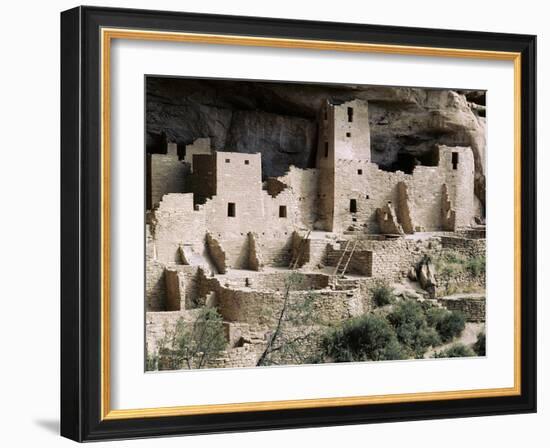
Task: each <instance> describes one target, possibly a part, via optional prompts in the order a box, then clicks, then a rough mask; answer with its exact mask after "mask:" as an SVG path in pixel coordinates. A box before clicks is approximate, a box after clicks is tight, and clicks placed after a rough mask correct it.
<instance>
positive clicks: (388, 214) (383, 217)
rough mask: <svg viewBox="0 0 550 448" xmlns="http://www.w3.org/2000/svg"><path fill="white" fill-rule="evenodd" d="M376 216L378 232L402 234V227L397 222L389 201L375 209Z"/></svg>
mask: <svg viewBox="0 0 550 448" xmlns="http://www.w3.org/2000/svg"><path fill="white" fill-rule="evenodd" d="M376 218H377V220H378V227H379V229H380V233H387V234H394V235H402V234H403V233H404V232H403V228H402V227H401V225H400V224H399V223H398V222H397V215H396V213H395V209H394V208H393V205H392V204H391V202H388V203H387V204H386V205H384V207H382V208H377V209H376Z"/></svg>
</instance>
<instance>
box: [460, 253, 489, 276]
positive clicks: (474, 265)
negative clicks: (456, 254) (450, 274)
mask: <svg viewBox="0 0 550 448" xmlns="http://www.w3.org/2000/svg"><path fill="white" fill-rule="evenodd" d="M464 267H465V268H466V270H467V271H468V272H469V273H470V274H471V275H472V276H474V277H479V276H480V275H485V257H474V258H469V259H468V260H467V261H466V263H465V265H464Z"/></svg>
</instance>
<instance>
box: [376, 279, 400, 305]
mask: <svg viewBox="0 0 550 448" xmlns="http://www.w3.org/2000/svg"><path fill="white" fill-rule="evenodd" d="M371 291H372V299H373V301H374V304H375V305H376V306H385V305H389V304H391V303H394V302H395V296H394V295H393V292H392V289H391V288H390V286H389V285H388V284H387V283H378V284H377V285H375V286H374V287H373V288H372V290H371Z"/></svg>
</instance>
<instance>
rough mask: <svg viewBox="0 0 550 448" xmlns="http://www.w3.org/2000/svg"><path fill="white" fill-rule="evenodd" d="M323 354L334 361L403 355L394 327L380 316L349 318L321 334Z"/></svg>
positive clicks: (398, 356)
mask: <svg viewBox="0 0 550 448" xmlns="http://www.w3.org/2000/svg"><path fill="white" fill-rule="evenodd" d="M321 346H322V349H323V352H324V354H325V355H326V356H327V357H328V358H329V359H330V360H332V361H334V362H349V361H382V360H390V359H404V358H405V354H404V353H403V351H402V349H401V347H400V345H399V342H398V341H397V337H396V335H395V331H394V329H393V328H392V326H391V325H390V324H389V323H388V321H387V320H386V319H384V317H382V316H376V315H372V314H369V315H364V316H361V317H357V318H353V319H349V320H347V321H345V322H344V323H343V324H342V325H341V326H339V327H338V328H336V329H334V330H332V331H331V332H330V333H328V334H327V335H325V336H324V337H323V340H322V343H321Z"/></svg>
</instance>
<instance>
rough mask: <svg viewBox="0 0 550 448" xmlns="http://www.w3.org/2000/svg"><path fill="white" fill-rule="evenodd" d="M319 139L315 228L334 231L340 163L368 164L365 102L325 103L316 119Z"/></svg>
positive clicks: (369, 158) (340, 174)
mask: <svg viewBox="0 0 550 448" xmlns="http://www.w3.org/2000/svg"><path fill="white" fill-rule="evenodd" d="M319 124H320V126H319V139H318V148H317V158H316V166H317V168H319V170H320V179H319V182H320V184H319V195H320V197H319V220H318V222H317V228H319V229H321V230H326V231H333V230H335V225H334V224H335V223H334V216H335V213H334V211H335V201H336V193H335V192H336V191H337V190H338V186H339V185H340V183H341V180H342V177H347V176H348V173H346V172H339V170H338V165H339V164H341V162H342V161H346V160H348V161H350V160H353V161H361V162H363V163H367V162H370V161H371V150H370V126H369V108H368V103H367V102H366V101H363V100H357V99H356V100H352V101H348V102H345V103H342V104H333V103H330V102H329V101H327V102H326V103H325V105H324V106H323V108H322V110H321V112H320V117H319Z"/></svg>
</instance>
